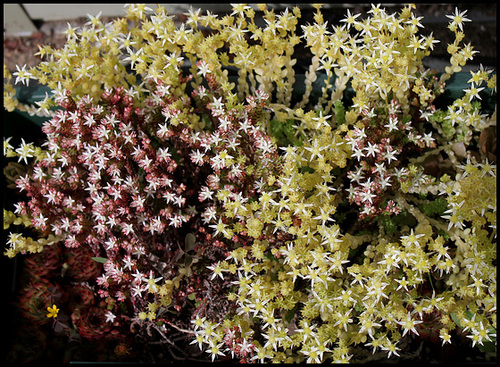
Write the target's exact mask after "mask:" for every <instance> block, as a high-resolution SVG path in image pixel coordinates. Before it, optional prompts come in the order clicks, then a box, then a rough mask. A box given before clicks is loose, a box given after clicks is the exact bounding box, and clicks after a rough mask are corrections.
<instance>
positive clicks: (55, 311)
mask: <svg viewBox="0 0 500 367" xmlns="http://www.w3.org/2000/svg"><path fill="white" fill-rule="evenodd" d="M47 311H49V313H48V314H47V317H49V318H50V317H53V318H56V317H57V314H58V313H59V309H58V308H57V306H56V305H52V307H50V306H49V307H47Z"/></svg>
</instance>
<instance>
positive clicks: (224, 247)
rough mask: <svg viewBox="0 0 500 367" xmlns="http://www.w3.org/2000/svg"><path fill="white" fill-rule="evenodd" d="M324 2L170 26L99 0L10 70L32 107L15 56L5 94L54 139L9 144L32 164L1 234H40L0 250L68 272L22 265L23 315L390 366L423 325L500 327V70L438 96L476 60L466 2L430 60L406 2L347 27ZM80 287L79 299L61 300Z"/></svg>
mask: <svg viewBox="0 0 500 367" xmlns="http://www.w3.org/2000/svg"><path fill="white" fill-rule="evenodd" d="M314 8H315V12H314V23H312V24H305V25H300V24H299V20H300V17H301V10H300V8H298V7H295V8H293V9H286V10H285V11H284V12H282V13H280V14H276V13H275V12H274V11H273V10H269V9H267V7H266V6H265V5H258V6H257V7H256V8H255V7H250V6H247V5H233V11H232V13H230V14H228V15H226V16H217V15H214V14H211V13H210V12H207V13H206V14H202V13H201V11H200V10H196V11H193V10H191V11H190V12H189V13H188V14H187V18H186V20H185V22H184V23H183V24H181V25H180V26H176V24H175V23H174V20H173V17H171V16H169V15H168V14H167V12H166V10H165V9H164V8H162V7H161V6H158V7H157V8H156V10H155V11H154V12H153V11H152V10H151V9H149V8H147V7H145V6H144V5H142V4H132V5H127V6H126V11H127V15H126V16H125V17H123V18H120V19H117V20H114V21H112V22H110V23H107V24H103V23H102V22H101V20H100V18H99V16H97V17H92V16H91V17H90V19H89V22H88V23H87V24H86V26H85V27H82V28H81V29H75V28H72V27H71V26H69V28H68V30H67V43H66V45H65V46H64V47H63V48H62V49H52V48H51V47H50V46H44V47H40V52H39V55H40V56H41V57H42V61H41V62H40V63H39V65H38V66H36V67H34V68H31V69H28V70H26V68H25V67H23V68H18V71H17V72H14V73H13V76H15V77H16V80H15V83H24V84H26V85H27V84H28V83H29V81H30V80H36V81H38V82H39V83H41V84H43V85H47V86H48V87H49V88H50V89H51V90H52V91H53V93H52V95H50V96H49V95H47V97H46V98H45V99H43V100H42V101H40V102H38V103H37V106H26V105H22V104H21V103H19V102H18V101H17V100H16V98H15V93H16V91H15V89H14V88H13V86H12V84H11V80H12V78H13V76H12V75H11V74H10V73H9V71H8V70H6V69H5V68H4V78H5V80H6V84H5V87H4V106H5V108H6V109H7V110H9V111H12V110H14V109H20V110H25V111H28V112H31V113H37V114H45V115H47V116H49V118H47V121H46V122H45V123H44V125H43V128H42V131H43V133H44V134H45V135H46V141H45V142H44V144H43V145H42V146H41V147H37V146H35V145H34V144H33V143H26V142H25V141H24V140H22V142H21V144H20V146H19V147H18V148H14V147H13V146H12V145H11V144H10V139H8V138H7V139H5V140H4V154H5V156H6V157H9V158H10V157H12V158H16V157H17V159H18V161H19V162H24V164H25V165H27V171H26V173H24V174H20V175H19V176H17V179H15V182H16V185H17V188H18V189H19V191H20V192H21V193H23V194H25V195H26V198H25V199H24V200H20V201H19V202H18V203H17V204H16V205H15V210H13V211H11V210H9V209H7V208H6V209H4V228H5V229H9V227H10V226H12V225H14V226H21V225H23V226H24V227H26V228H27V229H28V230H31V231H32V232H31V233H32V234H31V236H33V237H35V238H32V237H28V236H26V235H25V234H23V233H21V232H11V233H10V234H9V236H8V241H7V245H8V248H7V249H6V251H5V254H6V255H7V256H9V257H14V256H16V255H19V254H33V255H29V256H39V257H40V256H43V257H44V260H43V261H45V262H50V264H51V266H52V268H53V269H59V268H64V269H69V270H68V271H69V273H68V274H69V275H68V276H66V277H61V276H60V275H58V274H60V271H55V270H54V271H52V272H42V274H39V273H36V274H33V275H32V276H33V279H36V281H37V282H39V283H40V284H43V286H42V285H40V286H37V287H33V285H32V286H31V288H29V289H26V290H25V293H24V296H23V297H24V298H25V299H27V300H26V301H25V302H24V306H23V307H24V308H23V310H24V309H25V310H26V313H27V314H29V315H31V319H33V320H38V321H39V322H47V320H49V321H50V319H54V321H53V322H54V328H55V329H56V331H58V332H64V333H68V334H69V335H72V336H73V337H80V338H84V339H91V340H108V341H109V340H111V342H110V343H111V345H115V346H116V348H115V354H116V355H117V356H121V357H123V356H126V355H127V353H128V349H127V346H133V345H135V344H134V343H137V342H141V343H150V344H155V343H171V344H175V343H173V342H172V340H171V336H170V335H171V333H181V334H183V335H185V336H186V338H189V341H191V343H192V344H195V345H198V346H199V349H200V350H201V351H204V352H205V351H206V352H207V354H205V356H206V357H208V358H211V360H214V359H215V358H219V357H223V356H227V357H226V358H234V359H238V360H241V361H243V362H251V361H259V362H301V361H306V362H322V361H333V362H346V361H354V362H356V361H360V360H370V359H374V358H376V357H377V356H378V355H379V354H380V353H381V354H382V355H383V356H384V358H385V357H387V358H397V357H399V356H400V354H401V353H403V352H405V353H406V352H407V350H405V349H404V348H405V345H407V344H408V343H409V342H410V341H411V338H412V337H413V335H420V336H422V337H424V336H427V337H429V338H431V337H432V336H434V338H435V339H437V340H439V343H441V344H443V345H444V344H448V343H450V344H453V343H460V342H462V343H463V342H464V341H463V337H464V335H465V338H466V340H467V343H470V344H471V345H472V347H483V348H484V347H485V346H487V345H489V344H488V343H490V344H492V343H496V269H495V265H496V251H495V241H496V165H495V162H492V161H491V160H488V159H487V158H486V157H487V155H486V153H485V152H483V150H482V149H481V147H480V134H481V133H482V132H483V131H485V130H486V129H488V128H491V127H495V126H496V105H495V110H494V111H490V112H489V113H485V111H484V108H485V107H484V106H483V105H482V104H481V101H482V98H483V97H484V95H485V93H486V92H489V93H496V75H495V74H492V73H491V71H489V70H485V69H484V68H482V67H481V69H480V70H479V71H477V72H471V77H470V80H469V81H468V83H469V87H468V88H467V89H465V90H464V91H463V93H462V96H461V97H459V98H457V99H456V100H453V101H446V99H445V98H444V97H445V93H444V92H445V89H446V85H447V82H448V81H450V78H452V77H453V74H455V73H457V72H460V71H461V68H462V67H463V66H464V65H465V64H466V62H467V61H468V60H472V59H473V57H474V54H475V53H476V51H474V49H473V47H472V46H471V45H470V44H465V43H464V38H465V35H464V29H463V28H464V27H463V24H464V22H466V21H468V19H467V18H466V17H465V12H459V10H458V9H457V10H455V14H452V15H450V16H448V18H450V23H449V27H448V28H449V30H450V31H451V32H453V33H454V35H455V41H454V42H453V43H452V44H450V45H448V52H449V54H450V66H448V67H446V70H445V72H444V73H442V74H437V73H436V72H435V71H433V70H429V69H427V68H426V67H425V66H424V64H423V59H424V58H425V57H426V56H428V55H429V54H430V53H431V51H432V50H433V47H434V44H435V43H436V42H438V41H437V40H435V39H434V38H433V36H432V34H430V35H428V36H423V35H421V34H420V28H422V25H421V23H420V20H421V18H418V17H416V16H415V15H414V14H413V13H412V6H411V5H409V6H404V7H402V9H401V11H400V12H399V13H395V14H389V13H387V12H386V11H385V10H384V9H383V8H381V7H380V6H372V7H371V10H370V11H368V14H366V17H364V18H363V17H361V15H360V14H354V15H353V14H351V13H350V11H348V12H347V16H346V17H345V18H344V19H343V20H342V21H341V23H342V24H341V25H338V26H331V25H329V24H328V22H326V21H325V20H324V18H323V15H322V12H321V6H320V5H314ZM259 17H260V18H259ZM258 19H262V20H263V22H258ZM299 45H302V46H304V47H305V48H306V49H307V50H308V52H310V54H311V62H310V66H309V69H308V70H307V71H306V73H305V79H304V83H303V85H301V84H300V83H299V82H298V78H296V75H295V70H294V65H295V63H296V59H295V57H296V55H295V54H294V52H295V48H296V47H297V46H299ZM482 96H483V97H482ZM443 101H446V103H443ZM490 157H491V156H490ZM436 162H439V164H440V165H439V164H438V163H436ZM433 164H434V166H436V165H437V166H438V169H434V170H433V169H431V168H432V167H431V166H432V165H433ZM434 168H435V167H434ZM17 228H18V227H17ZM61 254H63V255H61ZM74 257H77V258H81V260H78V261H75V259H74ZM28 258H29V257H28ZM35 263H36V261H35V262H34V264H35ZM33 266H34V267H35V265H33ZM52 268H51V269H52ZM36 284H38V283H36ZM75 287H76V288H77V290H78V292H80V293H79V294H80V295H84V296H83V297H84V299H86V300H87V301H86V302H83V304H81V305H78V306H75V305H72V304H71V303H70V302H69V301H67V302H64V299H65V297H64V296H61V294H65V292H69V291H70V289H72V291H73V292H75ZM58 292H59V293H58ZM56 294H57V295H58V296H57V297H56V296H55V295H56ZM32 295H36V297H41V299H42V300H43V302H38V303H36V302H33V301H32V300H33V297H34V296H32ZM56 301H59V303H58V302H56ZM48 308H50V309H48ZM47 311H48V312H49V313H48V314H47ZM45 314H47V315H45ZM49 315H50V316H49ZM96 319H97V320H100V323H96V322H95V321H93V322H90V321H89V320H96ZM124 335H131V336H132V337H131V338H124ZM113 343H114V344H113ZM177 352H180V351H178V350H177ZM375 353H376V354H375Z"/></svg>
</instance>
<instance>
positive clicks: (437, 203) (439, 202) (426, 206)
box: [419, 198, 448, 217]
mask: <svg viewBox="0 0 500 367" xmlns="http://www.w3.org/2000/svg"><path fill="white" fill-rule="evenodd" d="M447 207H448V203H447V201H446V200H445V199H442V198H437V199H436V200H433V201H429V202H427V203H423V204H421V205H420V207H419V209H420V211H421V212H422V213H424V214H425V215H427V216H429V217H435V216H441V215H443V214H444V212H445V211H446V209H447Z"/></svg>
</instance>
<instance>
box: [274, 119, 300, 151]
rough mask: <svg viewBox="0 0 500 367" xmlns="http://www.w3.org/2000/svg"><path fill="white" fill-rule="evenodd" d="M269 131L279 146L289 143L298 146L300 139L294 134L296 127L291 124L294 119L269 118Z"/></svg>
mask: <svg viewBox="0 0 500 367" xmlns="http://www.w3.org/2000/svg"><path fill="white" fill-rule="evenodd" d="M270 122H271V124H270V125H271V126H270V130H271V131H270V132H271V136H273V137H274V138H276V143H277V144H278V146H280V147H286V146H289V145H293V146H300V145H301V141H300V139H298V138H297V137H296V136H295V132H296V129H295V127H294V126H293V122H294V120H292V119H287V120H285V121H279V120H274V119H273V120H271V121H270Z"/></svg>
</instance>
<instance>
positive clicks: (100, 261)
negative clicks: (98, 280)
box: [92, 257, 108, 264]
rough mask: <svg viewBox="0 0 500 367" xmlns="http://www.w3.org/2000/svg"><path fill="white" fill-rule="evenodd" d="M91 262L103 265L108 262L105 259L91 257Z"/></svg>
mask: <svg viewBox="0 0 500 367" xmlns="http://www.w3.org/2000/svg"><path fill="white" fill-rule="evenodd" d="M92 260H94V261H95V262H98V263H101V264H105V263H106V261H108V259H106V258H105V257H92Z"/></svg>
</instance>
